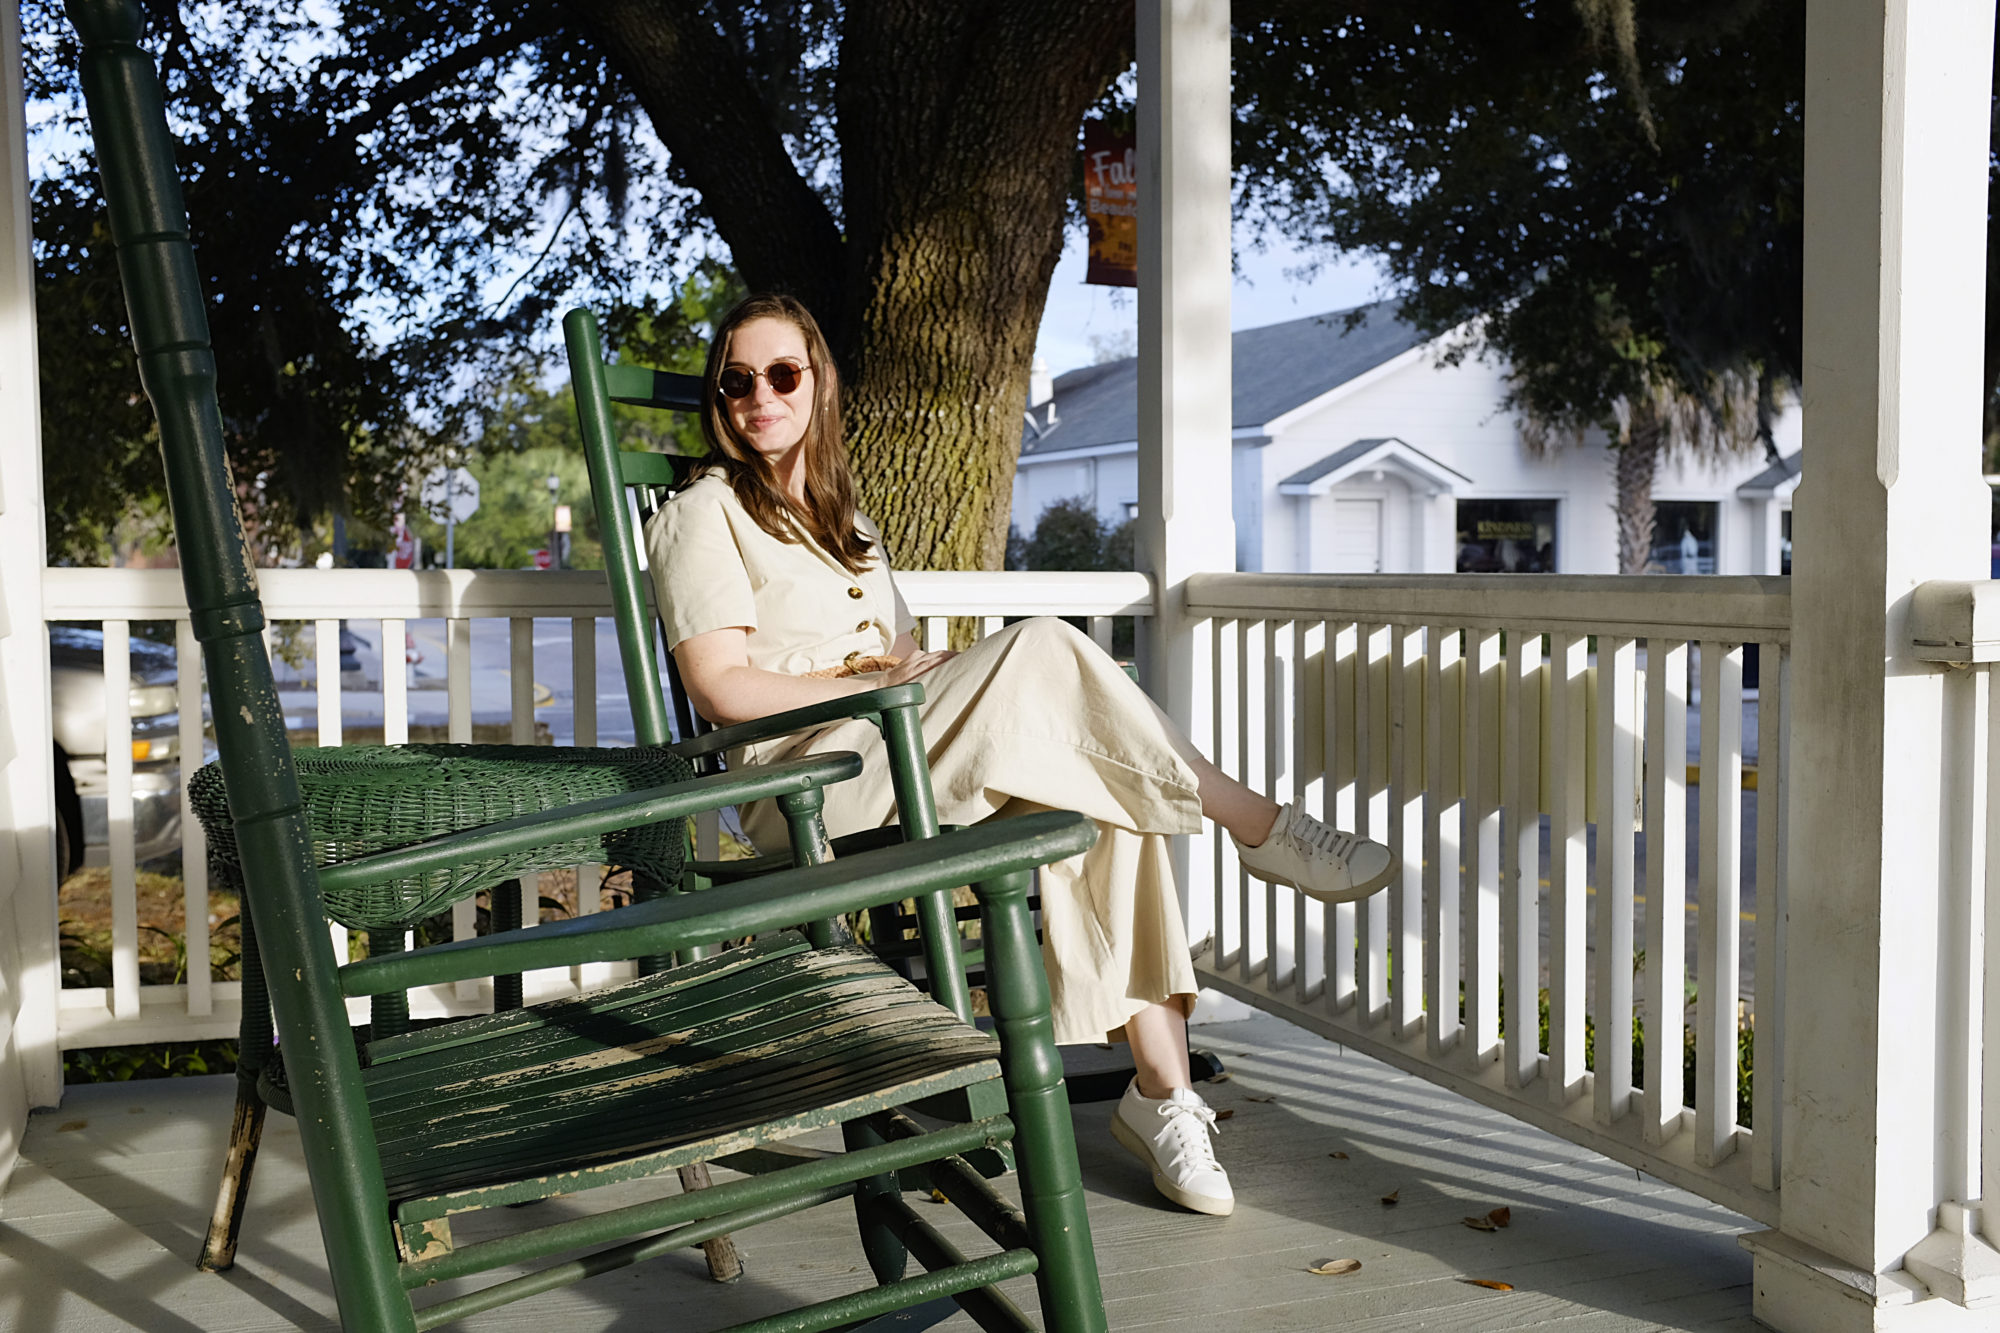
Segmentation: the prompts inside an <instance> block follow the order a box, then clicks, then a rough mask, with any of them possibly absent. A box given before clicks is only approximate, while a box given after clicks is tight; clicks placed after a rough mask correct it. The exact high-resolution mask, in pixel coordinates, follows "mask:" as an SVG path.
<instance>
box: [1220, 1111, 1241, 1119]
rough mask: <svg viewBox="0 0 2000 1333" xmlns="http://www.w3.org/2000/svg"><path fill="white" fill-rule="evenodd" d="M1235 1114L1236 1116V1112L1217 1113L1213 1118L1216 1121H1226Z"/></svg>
mask: <svg viewBox="0 0 2000 1333" xmlns="http://www.w3.org/2000/svg"><path fill="white" fill-rule="evenodd" d="M1235 1114H1236V1112H1234V1111H1217V1112H1216V1113H1215V1118H1216V1119H1217V1120H1227V1119H1229V1118H1230V1117H1231V1116H1233V1115H1235Z"/></svg>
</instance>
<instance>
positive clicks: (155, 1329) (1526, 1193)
mask: <svg viewBox="0 0 2000 1333" xmlns="http://www.w3.org/2000/svg"><path fill="white" fill-rule="evenodd" d="M1197 1033H1198V1044H1199V1045H1201V1046H1203V1047H1206V1048H1207V1049H1210V1050H1213V1051H1215V1052H1216V1053H1217V1054H1219V1055H1221V1057H1222V1058H1223V1061H1224V1062H1225V1064H1226V1065H1227V1066H1228V1068H1229V1070H1230V1073H1231V1077H1230V1079H1229V1080H1228V1081H1227V1082H1224V1083H1220V1084H1216V1085H1212V1086H1209V1087H1206V1088H1204V1089H1203V1092H1204V1093H1205V1094H1206V1095H1207V1096H1208V1098H1209V1100H1210V1102H1211V1103H1212V1104H1213V1105H1214V1106H1216V1107H1217V1108H1218V1109H1219V1110H1224V1111H1232V1112H1234V1114H1233V1115H1232V1116H1231V1117H1230V1118H1229V1120H1228V1121H1227V1122H1225V1123H1224V1124H1223V1125H1222V1130H1223V1133H1222V1137H1221V1139H1220V1141H1219V1151H1220V1153H1221V1156H1222V1159H1223V1162H1224V1164H1225V1165H1226V1166H1228V1167H1229V1169H1230V1172H1231V1175H1232V1177H1233V1179H1234V1181H1235V1185H1236V1191H1237V1199H1238V1204H1237V1212H1236V1215H1235V1216H1234V1217H1231V1218H1227V1219H1209V1218H1202V1217H1196V1216H1194V1215H1192V1214H1187V1213H1182V1212H1178V1211H1174V1210H1171V1209H1170V1208H1168V1207H1167V1206H1166V1205H1165V1204H1164V1203H1163V1201H1161V1200H1159V1199H1158V1197H1157V1196H1156V1195H1154V1193H1153V1191H1152V1188H1151V1185H1150V1182H1149V1180H1148V1178H1147V1176H1146V1174H1145V1173H1144V1172H1143V1171H1142V1170H1141V1169H1140V1168H1139V1165H1138V1164H1137V1163H1136V1162H1135V1161H1133V1160H1132V1159H1131V1158H1130V1157H1129V1156H1128V1155H1127V1154H1126V1153H1125V1152H1124V1151H1123V1150H1122V1149H1121V1148H1119V1147H1118V1145H1117V1144H1116V1143H1115V1142H1114V1141H1113V1140H1112V1138H1111V1135H1110V1133H1109V1131H1108V1129H1107V1127H1106V1122H1107V1118H1108V1115H1109V1107H1108V1106H1104V1105H1097V1106H1084V1107H1082V1108H1080V1109H1079V1110H1078V1111H1077V1112H1076V1125H1077V1137H1078V1141H1079V1144H1080V1148H1081V1153H1082V1159H1083V1172H1084V1179H1085V1182H1086V1184H1087V1185H1088V1186H1089V1188H1090V1196H1091V1197H1090V1213H1091V1221H1092V1224H1093V1228H1094V1230H1095V1234H1096V1240H1097V1251H1098V1256H1099V1262H1100V1265H1101V1267H1102V1270H1103V1275H1104V1288H1105V1297H1106V1301H1107V1303H1108V1306H1109V1312H1110V1316H1111V1326H1112V1327H1113V1328H1115V1329H1151V1330H1175V1331H1176V1333H1234V1331H1235V1330H1279V1329H1297V1330H1304V1329H1341V1330H1344V1331H1352V1333H1361V1331H1362V1330H1380V1331H1382V1333H1389V1331H1391V1330H1395V1331H1399V1333H1400V1331H1401V1330H1414V1329H1447V1330H1477V1331H1479V1333H1485V1331H1486V1330H1500V1329H1538V1328H1557V1327H1560V1328H1561V1329H1563V1330H1565V1331H1566V1333H1570V1331H1573V1333H1600V1331H1603V1333H1609V1331H1610V1330H1617V1331H1618V1333H1628V1331H1629V1333H1636V1331H1637V1330H1654V1329H1659V1330H1666V1329H1673V1330H1696V1329H1700V1330H1722V1329H1729V1330H1751V1329H1755V1328H1757V1327H1759V1326H1758V1325H1757V1324H1755V1323H1754V1321H1753V1320H1752V1319H1751V1317H1750V1260H1749V1257H1748V1256H1747V1255H1746V1254H1744V1253H1743V1251H1742V1250H1741V1249H1740V1248H1739V1247H1738V1246H1737V1244H1736V1236H1737V1234H1738V1233H1740V1232H1743V1231H1746V1230H1750V1229H1752V1227H1753V1224H1752V1223H1750V1222H1749V1221H1748V1220H1746V1219H1744V1218H1742V1217H1740V1216H1737V1215H1736V1214H1733V1213H1730V1212H1728V1211H1726V1210H1724V1209H1722V1208H1719V1207H1716V1206H1715V1205H1713V1204H1709V1203H1707V1202H1705V1201H1703V1200H1701V1199H1698V1198H1696V1197H1695V1196H1693V1195H1690V1194H1687V1193H1684V1192H1682V1191H1680V1190H1676V1189H1673V1188H1671V1187H1669V1186H1667V1185H1665V1184H1662V1183H1661V1182H1659V1181H1657V1180H1653V1179H1651V1178H1641V1177H1638V1176H1637V1175H1636V1174H1635V1173H1634V1172H1633V1170H1632V1169H1631V1168H1629V1167H1625V1166H1620V1165H1618V1164H1617V1163H1614V1162H1611V1161H1609V1160H1607V1159H1605V1158H1603V1157H1599V1156H1597V1155H1596V1154H1594V1153H1590V1152H1587V1151H1584V1150H1583V1149H1580V1148H1577V1147H1575V1146H1573V1145H1571V1144H1569V1143H1567V1142H1564V1141H1563V1140H1560V1139H1556V1138H1553V1137H1551V1136H1549V1135H1547V1134H1543V1133H1541V1132H1539V1131H1536V1130H1533V1129H1529V1128H1526V1127H1523V1126H1521V1125H1519V1124H1517V1123H1515V1122H1514V1121H1511V1120H1509V1119H1507V1118H1506V1117H1504V1116H1501V1115H1499V1114H1497V1113H1495V1112H1492V1111H1487V1110H1484V1109H1481V1108H1479V1107H1477V1106H1474V1105H1473V1104H1472V1103H1470V1102H1466V1101H1463V1100H1461V1099H1459V1098H1457V1097H1454V1096H1452V1095H1451V1094H1449V1093H1445V1092H1442V1091H1440V1090H1439V1089H1437V1088H1434V1087H1432V1086H1431V1085H1429V1084H1427V1083H1424V1082H1422V1081H1420V1080H1418V1079H1416V1078H1413V1077H1411V1076H1409V1075H1405V1074H1402V1073H1399V1072H1398V1071H1396V1070H1394V1069H1391V1068H1389V1067H1388V1066H1386V1065H1382V1064H1379V1063H1377V1062H1375V1061H1373V1060H1370V1059H1367V1058H1365V1057H1363V1056H1359V1055H1356V1054H1355V1053H1353V1052H1351V1051H1347V1050H1344V1049H1343V1048H1341V1047H1338V1046H1334V1045H1331V1044H1329V1043H1327V1042H1324V1041H1322V1040H1320V1039H1319V1038H1317V1037H1314V1036H1312V1035H1310V1034H1308V1033H1305V1032H1302V1031H1300V1030H1299V1029H1297V1028H1294V1027H1292V1026H1290V1025H1289V1024H1287V1023H1284V1022H1282V1021H1280V1020H1278V1019H1275V1018H1269V1017H1258V1018H1254V1019H1249V1020H1246V1021H1242V1022H1236V1023H1225V1024H1217V1025H1214V1026H1208V1027H1203V1028H1200V1029H1198V1030H1197ZM233 1089H234V1083H233V1080H231V1079H229V1078H226V1077H224V1078H207V1079H186V1080H171V1081H160V1082H150V1083H130V1084H115V1085H98V1086H91V1087H79V1088H72V1089H70V1090H69V1093H68V1095H67V1097H66V1098H65V1100H64V1103H63V1106H62V1107H61V1109H60V1110H56V1111H49V1112H43V1113H39V1114H37V1115H36V1116H35V1117H34V1118H33V1119H32V1120H31V1122H30V1124H29V1129H28V1135H27V1141H26V1145H25V1150H24V1152H23V1156H22V1161H21V1165H20V1167H19V1169H18V1170H17V1171H16V1173H15V1175H14V1178H13V1181H12V1183H11V1185H10V1186H9V1187H8V1189H7V1193H6V1197H5V1199H4V1200H0V1328H4V1329H9V1330H20V1331H21V1333H54V1331H57V1330H60V1333H97V1331H98V1330H112V1329H138V1330H144V1331H145V1333H262V1331H263V1330H278V1329H291V1328H306V1329H328V1328H332V1327H334V1323H333V1318H332V1312H333V1302H332V1299H331V1296H330V1295H329V1293H328V1291H327V1288H326V1285H325V1279H324V1267H323V1257H322V1252H321V1249H320V1241H319V1235H318V1230H317V1227H316V1225H315V1223H314V1221H313V1215H312V1210H311V1205H310V1200H309V1197H308V1191H307V1185H306V1178H305V1171H304V1167H303V1165H302V1163H301V1160H300V1156H299V1144H298V1137H297V1135H296V1133H295V1132H294V1129H293V1125H292V1122H291V1121H290V1120H289V1119H287V1118H285V1117H282V1116H277V1115H273V1116H272V1117H271V1118H270V1121H269V1124H268V1126H267V1129H266V1134H265V1147H264V1153H263V1157H262V1160H261V1161H260V1163H259V1166H258V1170H257V1174H256V1179H255V1183H254V1185H253V1188H252V1192H251V1200H250V1220H249V1224H248V1226H247V1228H246V1231H247V1237H246V1240H245V1242H244V1245H243V1249H242V1253H241V1256H240V1259H239V1262H238V1264H237V1267H236V1269H235V1271H233V1272H231V1273H229V1274H226V1275H222V1276H214V1275H209V1274H202V1273H197V1272H196V1271H195V1269H194V1255H195V1252H196V1250H197V1249H198V1248H199V1244H200V1236H201V1234H202V1231H203V1229H204V1227H205V1225H206V1220H207V1214H208V1208H209V1203H210V1201H211V1199H212V1197H213V1191H214V1183H215V1175H214V1173H215V1170H216V1167H217V1164H218V1162H219V1161H220V1159H221V1154H222V1140H223V1135H224V1132H225V1130H226V1127H227V1124H228V1120H229V1105H230V1099H231V1097H232V1096H233V1095H234V1093H233ZM1335 1153H1345V1154H1346V1157H1345V1158H1344V1159H1343V1158H1337V1157H1334V1156H1331V1155H1330V1154H1335ZM635 1188H636V1187H635ZM1392 1190H1393V1191H1397V1192H1398V1202H1397V1203H1396V1204H1394V1205H1384V1204H1383V1203H1382V1202H1381V1201H1380V1200H1381V1198H1382V1196H1383V1195H1385V1194H1388V1193H1389V1192H1391V1191H1392ZM545 1206H546V1207H551V1208H561V1207H566V1206H568V1205H567V1204H566V1203H562V1202H558V1203H555V1204H551V1205H545ZM1502 1206H1504V1207H1507V1208H1509V1209H1511V1211H1512V1225H1511V1226H1509V1227H1508V1228H1507V1229H1506V1230H1504V1231H1498V1232H1493V1233H1482V1232H1477V1231H1473V1230H1471V1229H1469V1228H1467V1227H1466V1226H1464V1225H1463V1224H1462V1222H1461V1220H1460V1219H1461V1218H1463V1217H1465V1216H1467V1215H1470V1214H1483V1213H1486V1212H1488V1211H1489V1210H1490V1209H1494V1208H1497V1207H1502ZM938 1211H939V1214H940V1217H941V1218H945V1217H949V1218H950V1219H952V1220H955V1219H956V1217H957V1215H956V1213H955V1212H953V1211H952V1210H950V1209H946V1208H940V1209H939V1210H938ZM850 1217H851V1214H850V1213H849V1212H848V1210H847V1206H846V1205H845V1204H837V1205H833V1206H830V1207H828V1208H822V1209H819V1210H817V1211H815V1212H813V1213H809V1214H805V1215H802V1216H798V1217H794V1218H790V1219H787V1220H786V1221H783V1222H779V1223H776V1224H773V1225H771V1226H767V1227H765V1228H763V1229H761V1230H759V1231H755V1232H750V1233H746V1235H745V1236H744V1237H743V1238H742V1243H743V1245H744V1250H745V1255H746V1259H747V1266H748V1272H747V1275H746V1276H745V1277H744V1279H743V1280H742V1281H741V1282H740V1283H737V1284H735V1285H733V1286H729V1287H718V1286H715V1285H713V1284H711V1283H709V1282H708V1281H707V1280H706V1278H705V1276H704V1275H703V1272H702V1269H701V1267H700V1257H699V1255H698V1254H697V1253H695V1252H692V1251H690V1252H686V1253H683V1254H680V1255H675V1256H672V1257H669V1258H666V1259H661V1260H656V1261H654V1262H653V1263H651V1264H647V1265H642V1266H640V1267H638V1268H636V1269H628V1270H625V1271H624V1272H622V1273H618V1274H612V1275H610V1276H606V1277H601V1278H596V1279H593V1280H591V1281H589V1282H586V1283H584V1284H583V1285H581V1286H577V1287H572V1288H569V1289H568V1290H566V1291H559V1292H554V1293H550V1294H547V1295H544V1296H540V1297H537V1298H534V1299H531V1300H528V1301H525V1302H522V1303H520V1304H517V1305H514V1306H511V1307H508V1308H506V1309H504V1310H501V1311H497V1312H495V1313H492V1314H488V1315H484V1316H481V1317H479V1318H478V1319H475V1320H469V1321H466V1322H465V1323H462V1324H458V1325H454V1326H453V1327H455V1328H464V1329H468V1330H503V1329H504V1330H514V1329H537V1330H545V1329H550V1328H560V1329H563V1330H565V1333H570V1331H572V1330H574V1331H576V1333H587V1331H589V1330H635V1331H636V1330H652V1329H656V1328H662V1327H668V1326H671V1327H672V1328H674V1329H675V1330H677V1333H678V1331H679V1330H686V1331H687V1333H699V1331H700V1330H706V1329H712V1328H716V1327H720V1326H724V1325H727V1324H729V1323H732V1322H735V1321H737V1320H740V1319H744V1318H750V1317H755V1316H757V1315H762V1314H766V1313H771V1312H773V1311H776V1310H778V1309H782V1308H785V1307H786V1306H787V1305H789V1304H791V1303H793V1302H795V1301H796V1300H798V1299H800V1298H814V1299H817V1298H823V1297H825V1296H828V1295H833V1294H837V1293H839V1292H842V1291H847V1290H853V1289H855V1288H857V1287H860V1286H862V1285H865V1283H866V1282H867V1277H866V1272H867V1270H866V1267H865V1265H864V1263H863V1260H862V1258H861V1253H860V1249H859V1247H858V1245H856V1244H855V1242H854V1240H853V1237H852V1232H851V1229H850V1227H849V1225H848V1224H849V1220H850ZM947 1231H948V1232H949V1233H950V1234H952V1235H953V1236H954V1238H955V1239H956V1240H957V1241H958V1242H959V1243H960V1244H961V1245H963V1246H964V1247H965V1248H967V1249H974V1248H975V1247H977V1246H980V1245H983V1244H984V1242H983V1239H982V1238H979V1237H977V1234H976V1233H973V1232H971V1229H970V1227H969V1226H965V1225H964V1224H959V1225H957V1226H955V1227H951V1228H947ZM461 1234H462V1235H465V1236H466V1237H467V1238H470V1229H469V1228H467V1229H465V1230H463V1231H462V1232H461ZM1329 1258H1354V1259H1359V1260H1360V1261H1361V1263H1362V1268H1361V1270H1360V1271H1359V1272H1357V1273H1354V1274H1351V1275H1349V1276H1346V1277H1316V1276H1313V1275H1312V1274H1310V1273H1308V1272H1306V1271H1305V1270H1306V1268H1307V1267H1308V1265H1311V1264H1314V1263H1317V1262H1319V1261H1321V1260H1324V1259H1329ZM1465 1278H1483V1279H1490V1280H1494V1281H1500V1282H1506V1283H1511V1284H1512V1285H1513V1287H1514V1290H1512V1291H1509V1292H1499V1291H1492V1290H1487V1289H1483V1288H1480V1287H1475V1286H1471V1285H1468V1284H1466V1283H1465V1282H1463V1281H1461V1279H1465ZM1012 1289H1014V1290H1015V1294H1016V1298H1017V1299H1019V1300H1020V1301H1021V1302H1022V1303H1023V1305H1025V1306H1027V1307H1028V1308H1030V1309H1031V1310H1032V1309H1033V1308H1034V1304H1033V1303H1034V1286H1033V1283H1032V1281H1031V1280H1027V1279H1024V1280H1021V1281H1020V1282H1017V1283H1015V1284H1013V1288H1012ZM940 1327H947V1328H952V1329H966V1328H971V1327H972V1325H971V1322H970V1320H968V1319H966V1318H965V1317H964V1316H963V1315H959V1316H957V1317H955V1318H954V1319H953V1320H952V1321H951V1322H950V1323H949V1324H946V1325H940Z"/></svg>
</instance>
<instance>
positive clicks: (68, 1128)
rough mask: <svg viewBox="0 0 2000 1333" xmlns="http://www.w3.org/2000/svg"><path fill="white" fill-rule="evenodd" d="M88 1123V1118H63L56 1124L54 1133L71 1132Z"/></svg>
mask: <svg viewBox="0 0 2000 1333" xmlns="http://www.w3.org/2000/svg"><path fill="white" fill-rule="evenodd" d="M89 1123H90V1122H89V1121H88V1120H65V1121H64V1122H63V1123H62V1124H60V1125H57V1126H56V1133H58V1134H72V1133H74V1132H76V1131H77V1130H79V1129H82V1128H83V1127H84V1126H86V1125H88V1124H89Z"/></svg>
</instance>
